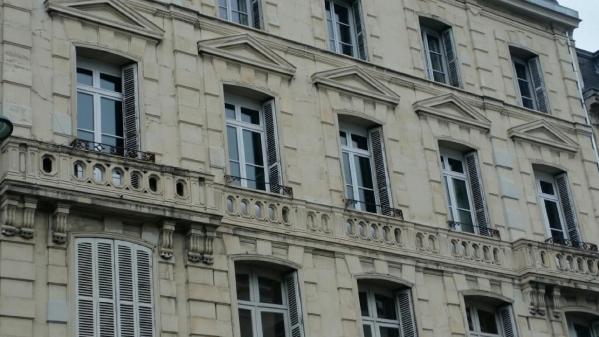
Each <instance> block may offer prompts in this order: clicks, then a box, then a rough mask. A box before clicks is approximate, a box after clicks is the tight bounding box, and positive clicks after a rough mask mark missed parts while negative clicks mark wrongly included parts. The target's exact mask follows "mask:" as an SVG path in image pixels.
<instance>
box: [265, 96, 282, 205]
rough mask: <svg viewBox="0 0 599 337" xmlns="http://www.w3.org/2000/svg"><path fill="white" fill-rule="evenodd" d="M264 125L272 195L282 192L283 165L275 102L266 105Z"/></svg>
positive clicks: (271, 101)
mask: <svg viewBox="0 0 599 337" xmlns="http://www.w3.org/2000/svg"><path fill="white" fill-rule="evenodd" d="M262 109H263V111H264V123H265V125H266V157H267V158H266V159H267V160H266V161H267V164H268V181H269V184H270V191H271V192H272V193H280V192H281V163H280V161H279V146H278V141H277V122H276V117H275V101H274V100H270V101H268V102H266V103H264V105H263V107H262Z"/></svg>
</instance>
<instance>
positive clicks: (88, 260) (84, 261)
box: [75, 239, 96, 337]
mask: <svg viewBox="0 0 599 337" xmlns="http://www.w3.org/2000/svg"><path fill="white" fill-rule="evenodd" d="M76 246H77V247H76V253H75V254H76V258H75V260H76V261H77V272H76V275H77V282H76V283H77V304H76V305H77V336H78V337H94V335H95V333H94V332H95V329H96V328H95V317H96V312H95V310H94V307H95V302H96V301H95V297H94V285H95V282H94V255H95V254H94V253H93V251H94V243H93V240H83V239H79V240H77V244H76Z"/></svg>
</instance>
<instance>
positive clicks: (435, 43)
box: [426, 34, 441, 54]
mask: <svg viewBox="0 0 599 337" xmlns="http://www.w3.org/2000/svg"><path fill="white" fill-rule="evenodd" d="M426 42H428V50H429V51H430V52H432V53H435V54H441V44H440V42H439V39H438V38H437V37H435V36H433V35H430V34H426Z"/></svg>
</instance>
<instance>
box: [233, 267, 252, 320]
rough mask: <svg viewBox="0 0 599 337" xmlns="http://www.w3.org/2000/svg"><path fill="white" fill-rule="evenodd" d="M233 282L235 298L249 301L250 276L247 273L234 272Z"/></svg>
mask: <svg viewBox="0 0 599 337" xmlns="http://www.w3.org/2000/svg"><path fill="white" fill-rule="evenodd" d="M235 283H236V287H237V299H238V300H242V301H249V300H250V276H249V275H248V274H235ZM248 312H249V311H248ZM240 316H241V315H240Z"/></svg>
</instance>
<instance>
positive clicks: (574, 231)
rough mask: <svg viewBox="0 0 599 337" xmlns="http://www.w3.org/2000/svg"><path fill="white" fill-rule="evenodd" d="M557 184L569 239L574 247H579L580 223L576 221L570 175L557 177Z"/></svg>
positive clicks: (564, 174)
mask: <svg viewBox="0 0 599 337" xmlns="http://www.w3.org/2000/svg"><path fill="white" fill-rule="evenodd" d="M555 183H556V184H557V189H558V193H559V199H560V202H561V205H562V210H563V213H564V219H565V221H566V227H567V230H568V238H569V239H570V241H571V242H572V244H573V245H577V244H579V243H580V234H579V233H578V221H577V219H576V210H575V208H574V199H573V197H572V192H571V191H570V183H569V182H568V175H567V174H566V173H562V174H558V175H557V176H555Z"/></svg>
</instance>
